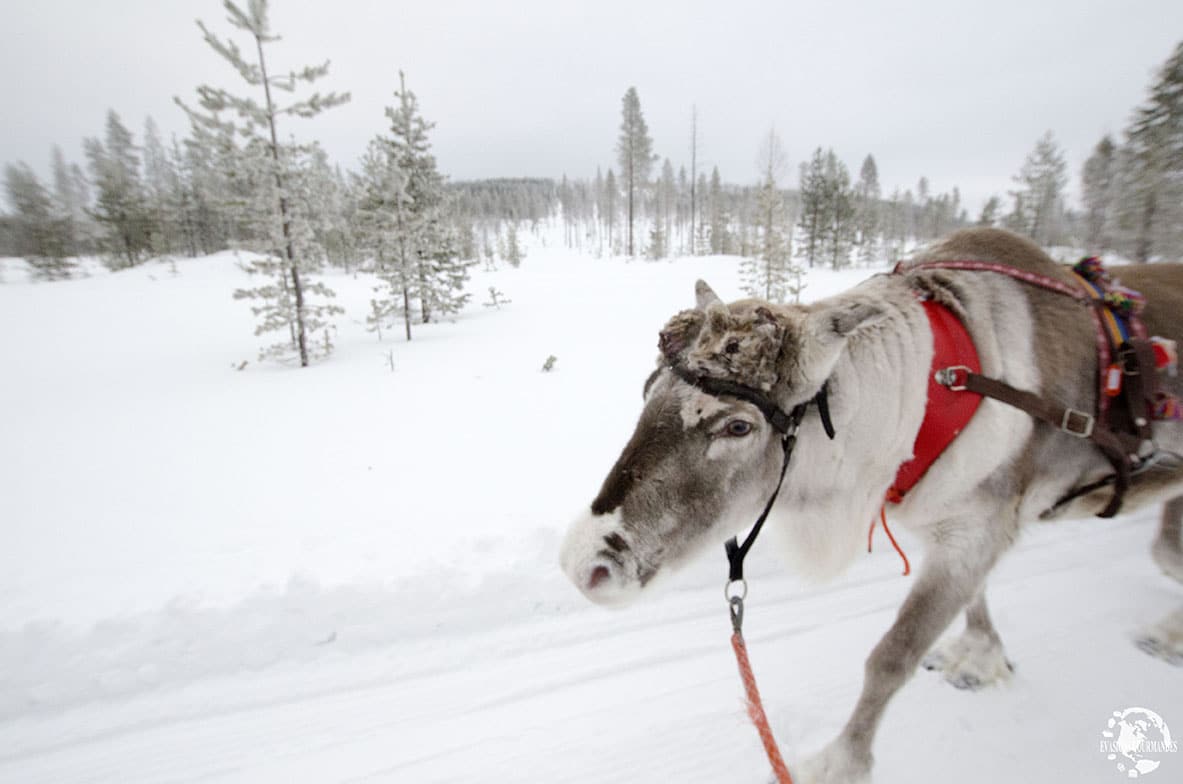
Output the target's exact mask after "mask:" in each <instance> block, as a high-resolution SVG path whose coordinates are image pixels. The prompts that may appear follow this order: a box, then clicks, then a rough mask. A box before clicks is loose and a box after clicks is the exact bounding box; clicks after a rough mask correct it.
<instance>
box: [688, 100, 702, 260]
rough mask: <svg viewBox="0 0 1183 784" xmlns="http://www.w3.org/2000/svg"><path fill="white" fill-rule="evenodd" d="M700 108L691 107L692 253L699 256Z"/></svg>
mask: <svg viewBox="0 0 1183 784" xmlns="http://www.w3.org/2000/svg"><path fill="white" fill-rule="evenodd" d="M697 179H698V106H691V107H690V253H691V254H698V253H701V251H700V250H699V249H698V234H697V229H696V228H695V221H696V220H697V218H698V197H699V191H698V186H697Z"/></svg>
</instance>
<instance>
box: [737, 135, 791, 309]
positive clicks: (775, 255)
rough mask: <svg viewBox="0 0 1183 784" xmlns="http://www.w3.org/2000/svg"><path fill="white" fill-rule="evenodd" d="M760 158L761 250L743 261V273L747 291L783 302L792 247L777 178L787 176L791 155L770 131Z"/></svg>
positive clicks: (758, 213) (758, 208)
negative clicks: (785, 173)
mask: <svg viewBox="0 0 1183 784" xmlns="http://www.w3.org/2000/svg"><path fill="white" fill-rule="evenodd" d="M758 161H759V166H760V188H759V190H758V191H757V192H756V204H755V212H756V215H755V218H756V220H758V221H759V232H760V236H759V240H758V245H757V249H758V252H757V253H756V255H755V256H753V257H748V258H745V259H744V260H743V261H742V262H741V263H740V275H741V278H742V280H743V287H744V291H746V292H747V293H748V294H750V295H752V296H753V297H758V298H760V299H764V300H767V301H769V302H784V301H785V297H786V295H787V294H788V283H789V277H790V274H791V270H790V266H791V263H790V260H789V259H790V254H791V250H790V248H789V238H788V237H786V236H785V231H784V212H785V204H784V197H783V196H782V195H781V192H780V188H779V186H778V184H777V181H778V179H780V178H781V177H783V176H784V170H785V167H786V166H787V165H788V158H787V157H786V155H785V152H784V145H783V144H782V143H781V140H780V137H779V136H778V135H777V133H776V131H775V130H770V131H769V132H768V136H767V138H766V139H765V140H764V142H763V144H762V145H761V147H760V154H759V158H758ZM745 223H746V221H745Z"/></svg>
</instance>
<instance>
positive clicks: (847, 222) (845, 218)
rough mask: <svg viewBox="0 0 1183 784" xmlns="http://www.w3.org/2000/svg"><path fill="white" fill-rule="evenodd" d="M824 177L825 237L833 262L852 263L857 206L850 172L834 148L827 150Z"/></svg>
mask: <svg viewBox="0 0 1183 784" xmlns="http://www.w3.org/2000/svg"><path fill="white" fill-rule="evenodd" d="M824 177H825V190H824V194H825V202H824V205H825V212H824V213H823V224H822V225H823V231H822V241H823V243H824V246H825V252H826V255H827V256H828V257H829V260H830V266H831V267H833V268H834V269H841V268H842V267H845V266H846V265H848V264H849V263H850V250H851V247H852V245H853V244H854V232H855V226H854V218H855V206H854V192H853V191H852V189H851V187H850V172H849V171H848V170H847V168H846V164H844V163H842V161H840V160H839V159H838V156H837V155H835V154H834V151H833V150H829V151H827V153H826V162H825V170H824Z"/></svg>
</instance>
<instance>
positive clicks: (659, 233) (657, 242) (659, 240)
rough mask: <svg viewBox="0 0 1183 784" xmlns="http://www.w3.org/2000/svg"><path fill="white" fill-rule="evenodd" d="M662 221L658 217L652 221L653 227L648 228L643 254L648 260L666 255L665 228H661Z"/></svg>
mask: <svg viewBox="0 0 1183 784" xmlns="http://www.w3.org/2000/svg"><path fill="white" fill-rule="evenodd" d="M663 223H664V221H662V220H660V219H658V220H655V221H653V227H652V228H651V229H649V244H648V245H647V246H646V248H645V256H646V258H648V259H649V260H650V261H658V260H660V259H664V258H665V255H666V237H665V230H664V229H663V228H662V225H663Z"/></svg>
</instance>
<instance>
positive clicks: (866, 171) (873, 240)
mask: <svg viewBox="0 0 1183 784" xmlns="http://www.w3.org/2000/svg"><path fill="white" fill-rule="evenodd" d="M854 210H855V218H854V220H855V245H856V246H857V247H858V260H859V263H860V264H865V265H869V264H872V263H873V262H874V261H875V258H876V256H877V254H878V251H879V231H880V214H879V213H880V209H879V167H878V166H876V165H875V158H874V156H871V155H868V156H867V157H866V158H864V159H863V166H862V169H860V170H859V178H858V183H857V184H856V185H855V186H854Z"/></svg>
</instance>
